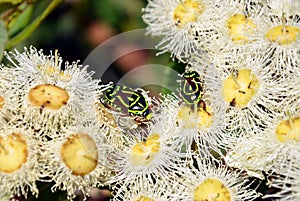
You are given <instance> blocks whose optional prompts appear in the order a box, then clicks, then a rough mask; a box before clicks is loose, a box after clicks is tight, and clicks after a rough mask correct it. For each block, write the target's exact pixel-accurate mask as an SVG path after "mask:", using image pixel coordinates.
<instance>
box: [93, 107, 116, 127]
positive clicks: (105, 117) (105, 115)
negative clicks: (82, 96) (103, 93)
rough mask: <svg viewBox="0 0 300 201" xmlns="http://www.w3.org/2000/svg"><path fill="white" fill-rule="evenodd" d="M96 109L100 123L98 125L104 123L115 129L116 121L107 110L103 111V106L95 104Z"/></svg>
mask: <svg viewBox="0 0 300 201" xmlns="http://www.w3.org/2000/svg"><path fill="white" fill-rule="evenodd" d="M96 109H97V114H98V119H99V121H101V122H100V123H102V121H104V122H105V123H107V124H108V125H109V126H112V127H113V128H117V122H116V119H115V118H114V116H113V115H112V114H111V113H110V112H109V111H108V110H106V109H105V106H104V105H103V104H102V103H100V102H97V103H96Z"/></svg>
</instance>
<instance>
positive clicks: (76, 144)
mask: <svg viewBox="0 0 300 201" xmlns="http://www.w3.org/2000/svg"><path fill="white" fill-rule="evenodd" d="M60 152H61V158H62V161H63V162H64V163H65V165H66V166H67V167H68V168H69V169H70V170H71V171H72V174H73V175H77V176H84V175H87V174H88V173H90V172H92V171H93V170H94V169H95V168H96V166H97V164H98V149H97V145H96V143H95V141H94V140H93V139H92V137H91V136H90V135H88V134H85V133H75V134H73V135H71V136H70V137H69V138H68V139H67V140H66V141H65V142H64V144H63V145H62V146H61V150H60Z"/></svg>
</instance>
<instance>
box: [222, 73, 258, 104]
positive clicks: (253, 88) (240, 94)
mask: <svg viewBox="0 0 300 201" xmlns="http://www.w3.org/2000/svg"><path fill="white" fill-rule="evenodd" d="M258 89H259V81H258V80H257V78H256V76H255V75H254V74H252V72H251V70H250V69H242V70H240V71H239V72H238V75H237V76H236V77H235V76H234V75H230V76H229V77H228V78H227V79H226V80H225V81H224V82H223V96H224V98H225V101H226V102H227V103H230V105H231V106H235V107H238V108H244V107H246V106H247V104H248V102H249V101H250V100H251V99H252V98H253V97H254V96H255V94H256V93H257V91H258Z"/></svg>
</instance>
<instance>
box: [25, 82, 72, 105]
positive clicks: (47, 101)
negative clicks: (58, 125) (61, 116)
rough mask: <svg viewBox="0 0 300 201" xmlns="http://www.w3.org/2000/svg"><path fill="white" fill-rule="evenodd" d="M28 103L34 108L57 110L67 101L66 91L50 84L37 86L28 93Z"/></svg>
mask: <svg viewBox="0 0 300 201" xmlns="http://www.w3.org/2000/svg"><path fill="white" fill-rule="evenodd" d="M28 100H29V103H30V104H31V105H32V106H34V107H40V108H47V109H49V110H59V109H60V108H61V107H63V106H65V105H66V104H67V102H68V100H69V94H68V93H67V92H66V90H64V89H62V88H60V87H57V86H55V85H51V84H41V85H37V86H35V87H34V88H32V89H31V90H30V91H29V94H28Z"/></svg>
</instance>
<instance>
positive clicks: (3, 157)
mask: <svg viewBox="0 0 300 201" xmlns="http://www.w3.org/2000/svg"><path fill="white" fill-rule="evenodd" d="M27 157H28V150H27V143H26V141H25V140H24V138H23V136H22V135H21V134H19V133H12V134H10V135H8V136H7V137H5V138H4V137H1V138H0V171H1V172H5V173H12V172H14V171H17V170H19V169H20V168H21V167H22V165H23V164H25V163H26V162H27Z"/></svg>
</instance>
